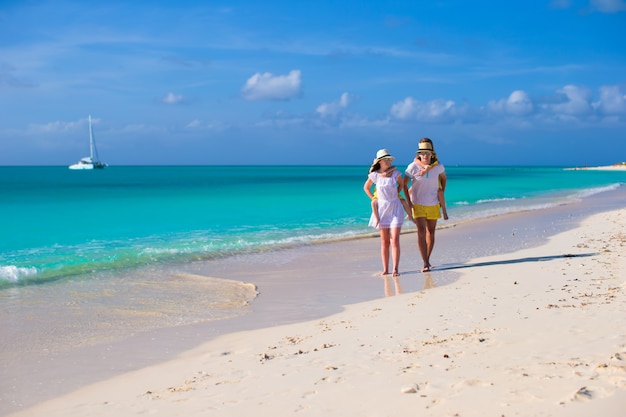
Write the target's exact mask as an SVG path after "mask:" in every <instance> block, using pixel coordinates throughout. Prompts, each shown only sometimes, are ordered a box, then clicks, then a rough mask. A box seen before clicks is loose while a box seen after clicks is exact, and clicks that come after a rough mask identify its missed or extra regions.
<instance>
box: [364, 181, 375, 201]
mask: <svg viewBox="0 0 626 417" xmlns="http://www.w3.org/2000/svg"><path fill="white" fill-rule="evenodd" d="M372 185H374V181H372V180H371V179H369V178H368V179H367V181H365V184H363V191H365V194H367V196H368V197H369V198H370V200H373V199H374V194H372Z"/></svg>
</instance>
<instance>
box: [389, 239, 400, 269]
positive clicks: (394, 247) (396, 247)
mask: <svg viewBox="0 0 626 417" xmlns="http://www.w3.org/2000/svg"><path fill="white" fill-rule="evenodd" d="M390 240H391V251H392V256H393V276H394V277H397V276H400V272H399V269H398V268H399V267H400V228H399V227H394V228H393V229H391V239H390Z"/></svg>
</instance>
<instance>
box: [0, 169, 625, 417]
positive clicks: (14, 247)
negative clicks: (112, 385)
mask: <svg viewBox="0 0 626 417" xmlns="http://www.w3.org/2000/svg"><path fill="white" fill-rule="evenodd" d="M368 168H369V167H368V166H168V167H162V166H158V167H157V166H154V167H151V166H142V167H130V166H120V167H117V166H111V167H107V168H106V169H104V170H97V171H70V170H69V169H67V167H0V363H2V364H3V367H2V372H0V415H3V413H9V412H12V411H16V410H18V409H21V408H23V407H25V406H27V405H29V404H32V403H33V401H36V400H41V399H45V398H54V397H57V396H59V395H61V394H62V393H64V392H68V391H71V390H74V389H78V388H80V387H83V386H86V385H88V384H89V383H92V382H94V381H97V380H99V379H104V378H108V377H111V376H114V375H116V374H119V373H123V372H128V371H130V370H133V369H138V368H140V367H143V366H147V365H149V364H151V363H156V362H159V361H163V360H167V359H168V358H170V357H171V355H175V354H177V353H180V352H183V351H185V350H186V349H190V348H192V347H194V346H197V345H198V344H200V343H203V342H204V341H206V340H207V339H208V338H210V337H212V336H217V335H219V334H223V333H225V332H230V331H239V330H246V329H250V328H258V326H273V325H279V324H286V323H294V322H298V321H303V320H311V319H313V318H319V317H324V316H326V315H328V314H332V312H336V311H337V309H338V308H341V306H343V305H346V304H350V303H354V302H360V301H365V300H370V299H372V297H381V296H383V295H385V296H387V295H389V294H391V293H392V290H391V287H388V286H387V282H388V281H387V280H383V279H381V278H380V277H376V276H375V275H374V274H375V272H377V271H378V268H379V257H378V251H379V243H378V239H377V238H376V237H375V231H374V230H373V229H371V228H368V227H367V223H368V219H369V216H370V202H369V199H368V198H367V197H366V196H365V193H364V192H363V184H364V182H365V179H366V176H367V171H368ZM398 168H399V169H404V168H405V167H402V166H399V167H398ZM446 170H447V174H448V187H447V189H446V200H447V205H448V214H449V215H450V220H448V221H441V222H440V223H439V225H440V226H441V227H453V226H455V225H456V224H457V223H458V222H469V224H466V225H464V227H459V228H457V229H450V230H449V232H450V233H440V234H439V237H438V239H439V240H438V241H439V242H441V243H439V246H438V248H436V258H437V261H436V262H437V264H436V265H437V266H436V269H435V271H434V272H433V273H432V274H422V273H421V272H419V259H418V258H419V257H418V254H417V248H416V246H415V245H411V246H410V247H405V248H403V249H402V251H403V255H402V261H401V272H402V277H401V280H398V282H397V284H396V288H395V291H396V293H398V292H406V291H409V292H412V291H420V290H421V289H422V288H427V282H428V288H431V287H432V286H433V285H434V286H441V285H446V284H449V283H451V282H454V279H456V277H458V272H457V270H458V268H462V267H463V263H464V261H466V260H468V259H472V258H476V257H480V256H486V255H487V254H490V253H494V252H493V251H494V250H496V251H497V250H501V248H505V249H506V248H509V250H514V247H516V248H520V247H524V246H523V245H526V244H531V243H530V242H531V240H532V239H534V238H537V239H540V240H541V239H542V238H543V239H545V237H546V236H547V235H548V233H552V232H554V231H556V230H559V228H560V227H561V226H560V224H561V223H560V222H561V221H562V219H564V218H567V219H565V221H566V222H569V221H572V220H571V219H574V218H580V216H581V215H582V214H580V213H579V209H580V207H582V206H585V205H602V204H608V206H609V207H614V205H615V204H617V205H619V204H621V201H620V199H621V198H622V196H623V195H624V193H623V191H624V184H626V171H591V170H566V169H564V168H561V167H513V166H507V167H461V166H447V167H446ZM616 195H617V196H618V197H617V198H616V197H615V196H616ZM604 197H606V198H604ZM581 200H583V201H582V202H581ZM568 203H573V204H571V205H569V206H568ZM555 206H559V207H556V208H555V209H554V210H546V211H544V213H543V215H542V212H541V210H543V209H546V208H551V207H555ZM569 207H572V208H575V209H574V210H572V211H570V210H569ZM522 211H523V212H525V213H523V214H522V215H521V216H517V218H522V217H523V218H526V219H528V216H529V215H530V216H533V215H534V213H537V221H536V222H533V221H531V222H530V223H529V222H527V221H526V222H525V223H524V224H525V225H524V226H523V227H521V228H516V229H514V230H513V231H512V230H511V229H510V228H508V226H507V225H506V223H507V218H505V217H501V218H499V219H498V218H496V219H493V221H491V222H489V227H482V226H483V225H484V223H483V222H480V221H478V219H482V218H485V217H491V216H498V215H501V214H505V213H511V212H522ZM563 211H565V213H566V214H563ZM549 212H558V213H560V214H559V215H557V216H556V217H550V215H548V213H549ZM568 216H570V217H568ZM509 219H510V218H509ZM550 219H555V220H554V221H553V220H550ZM500 220H503V221H502V222H500ZM498 225H501V226H498ZM499 227H502V229H499ZM548 229H549V230H548ZM461 230H462V233H457V231H459V232H461ZM406 231H407V233H415V228H414V226H412V225H410V226H407V227H406ZM494 231H495V235H493V234H492V233H494ZM442 232H448V231H443V230H442ZM481 233H486V235H481ZM446 235H448V240H447V241H446V240H445V239H446ZM360 236H370V237H373V238H372V239H370V240H363V241H361V242H362V243H363V244H362V245H361V244H359V243H361V242H357V241H353V242H346V243H344V244H341V245H335V244H330V245H314V244H313V243H317V242H326V241H333V240H340V239H352V238H356V237H360ZM533 236H534V237H533ZM444 242H445V243H444ZM535 242H537V240H535ZM515 245H517V246H515ZM520 245H522V246H520ZM370 246H371V253H370V250H369V249H367V250H364V249H363V248H364V247H366V248H369V247H370ZM283 248H285V249H286V250H282V249H283ZM354 248H359V249H356V250H355V249H354ZM336 250H347V251H351V252H350V254H351V256H352V258H350V259H352V262H358V264H357V265H355V267H354V268H350V267H347V268H342V269H341V270H339V271H336V272H335V271H334V270H333V268H334V265H333V264H332V262H330V263H329V265H324V264H320V260H322V262H323V259H325V258H324V257H325V256H331V257H333V259H335V258H334V256H336V253H337V252H335V251H336ZM352 250H354V252H352ZM556 255H558V254H547V256H556ZM439 266H441V267H442V268H441V269H438V267H439ZM446 269H447V270H446ZM369 271H372V272H371V275H369V273H370V272H369ZM427 275H428V276H429V280H427ZM431 275H432V276H431ZM389 285H391V284H389ZM400 287H402V288H400ZM33 378H34V379H36V381H37V386H36V388H37V395H36V396H33V395H32V394H31V393H32V387H33V385H32V384H33Z"/></svg>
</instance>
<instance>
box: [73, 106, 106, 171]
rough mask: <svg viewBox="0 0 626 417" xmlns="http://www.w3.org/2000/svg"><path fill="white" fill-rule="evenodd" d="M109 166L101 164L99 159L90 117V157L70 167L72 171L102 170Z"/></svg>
mask: <svg viewBox="0 0 626 417" xmlns="http://www.w3.org/2000/svg"><path fill="white" fill-rule="evenodd" d="M105 166H107V164H105V163H104V162H100V159H99V158H98V150H97V149H96V140H95V139H94V137H93V128H92V127H91V115H90V116H89V156H86V157H84V158H82V159H81V160H80V161H78V162H77V163H75V164H72V165H70V167H69V168H70V169H102V168H104V167H105Z"/></svg>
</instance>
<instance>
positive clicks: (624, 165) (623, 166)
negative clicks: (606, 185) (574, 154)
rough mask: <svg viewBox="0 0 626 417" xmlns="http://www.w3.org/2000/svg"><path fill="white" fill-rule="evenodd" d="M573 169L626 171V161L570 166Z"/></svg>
mask: <svg viewBox="0 0 626 417" xmlns="http://www.w3.org/2000/svg"><path fill="white" fill-rule="evenodd" d="M570 169H573V170H587V171H626V162H621V163H618V164H613V165H601V166H589V167H587V166H585V167H577V168H570Z"/></svg>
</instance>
